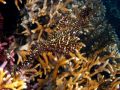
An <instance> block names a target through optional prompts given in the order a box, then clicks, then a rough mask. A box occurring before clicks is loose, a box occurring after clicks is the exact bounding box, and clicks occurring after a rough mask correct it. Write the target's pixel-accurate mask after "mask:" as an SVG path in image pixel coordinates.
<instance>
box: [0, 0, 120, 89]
mask: <svg viewBox="0 0 120 90" xmlns="http://www.w3.org/2000/svg"><path fill="white" fill-rule="evenodd" d="M0 2H1V1H0ZM6 3H7V2H6ZM15 5H16V8H17V9H18V10H19V13H20V18H19V20H18V23H17V29H16V31H15V34H13V35H15V37H14V40H13V41H12V42H13V43H12V42H10V45H9V44H8V50H6V49H4V46H5V45H4V43H0V50H1V53H2V50H3V51H4V52H5V54H4V56H6V57H5V59H4V60H1V58H0V60H1V61H2V63H3V65H4V63H6V62H7V63H10V65H9V64H7V63H6V65H5V66H6V67H5V70H8V71H9V72H10V73H11V75H13V78H15V79H14V80H13V81H10V85H11V86H15V87H10V86H8V85H6V84H7V83H9V80H8V79H7V80H8V81H5V83H1V82H3V79H1V81H0V85H1V86H0V89H6V88H8V89H12V90H24V89H25V90H106V89H109V90H119V89H120V61H119V60H120V53H119V39H118V37H117V34H116V33H115V31H114V29H113V28H112V26H111V25H110V24H109V23H108V22H107V20H106V18H105V14H106V8H105V6H104V5H103V3H102V1H101V0H25V1H24V2H23V1H22V0H15ZM9 41H10V40H9ZM6 43H7V42H6ZM6 43H5V44H6ZM7 51H8V53H6V52H7ZM1 53H0V54H1ZM1 56H2V55H1ZM11 63H12V64H11ZM3 65H2V66H3ZM10 66H11V69H10V70H9V67H10ZM0 72H1V73H4V71H3V69H2V71H0ZM1 75H2V74H1ZM2 78H4V75H3V77H2ZM10 78H12V76H11V77H10ZM21 79H22V80H21ZM11 83H12V84H11ZM14 83H15V85H14ZM16 85H17V86H16Z"/></svg>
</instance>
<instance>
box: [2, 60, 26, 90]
mask: <svg viewBox="0 0 120 90" xmlns="http://www.w3.org/2000/svg"><path fill="white" fill-rule="evenodd" d="M6 64H7V61H5V62H4V63H3V64H2V65H1V66H0V89H1V90H3V89H10V90H22V89H24V88H26V83H25V80H22V78H20V76H19V75H14V76H12V75H11V74H9V72H8V71H6V70H4V68H5V66H6Z"/></svg>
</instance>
